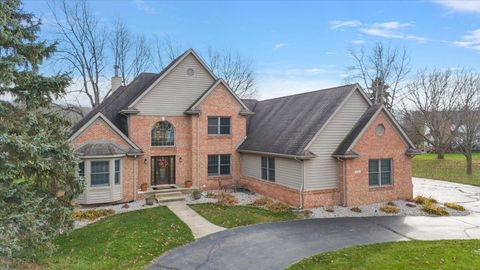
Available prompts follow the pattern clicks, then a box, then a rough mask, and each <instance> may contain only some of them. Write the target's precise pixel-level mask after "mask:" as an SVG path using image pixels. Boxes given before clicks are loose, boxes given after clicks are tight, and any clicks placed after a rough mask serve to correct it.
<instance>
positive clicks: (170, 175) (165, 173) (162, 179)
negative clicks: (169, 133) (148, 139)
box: [152, 156, 175, 185]
mask: <svg viewBox="0 0 480 270" xmlns="http://www.w3.org/2000/svg"><path fill="white" fill-rule="evenodd" d="M166 184H175V156H164V157H152V185H166Z"/></svg>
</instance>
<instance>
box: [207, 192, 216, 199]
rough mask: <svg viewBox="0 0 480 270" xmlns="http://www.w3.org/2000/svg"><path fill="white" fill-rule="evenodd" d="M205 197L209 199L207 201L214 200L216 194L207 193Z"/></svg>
mask: <svg viewBox="0 0 480 270" xmlns="http://www.w3.org/2000/svg"><path fill="white" fill-rule="evenodd" d="M206 197H207V198H209V199H216V198H217V194H215V193H213V192H211V191H209V192H207V196H206Z"/></svg>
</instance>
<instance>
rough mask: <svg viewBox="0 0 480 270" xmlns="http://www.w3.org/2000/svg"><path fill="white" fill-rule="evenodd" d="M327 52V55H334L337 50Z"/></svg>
mask: <svg viewBox="0 0 480 270" xmlns="http://www.w3.org/2000/svg"><path fill="white" fill-rule="evenodd" d="M325 54H326V55H334V54H335V52H326V53H325Z"/></svg>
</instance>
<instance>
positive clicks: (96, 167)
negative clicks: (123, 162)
mask: <svg viewBox="0 0 480 270" xmlns="http://www.w3.org/2000/svg"><path fill="white" fill-rule="evenodd" d="M109 185H110V161H108V160H106V161H92V162H91V163H90V186H92V187H96V186H109Z"/></svg>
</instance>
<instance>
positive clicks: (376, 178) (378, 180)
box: [368, 159, 392, 187]
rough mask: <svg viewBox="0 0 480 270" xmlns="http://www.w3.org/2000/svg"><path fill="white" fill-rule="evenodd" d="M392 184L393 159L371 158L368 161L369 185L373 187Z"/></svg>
mask: <svg viewBox="0 0 480 270" xmlns="http://www.w3.org/2000/svg"><path fill="white" fill-rule="evenodd" d="M391 184H392V160H391V159H371V160H369V161H368V185H369V186H371V187H379V186H389V185H391Z"/></svg>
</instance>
